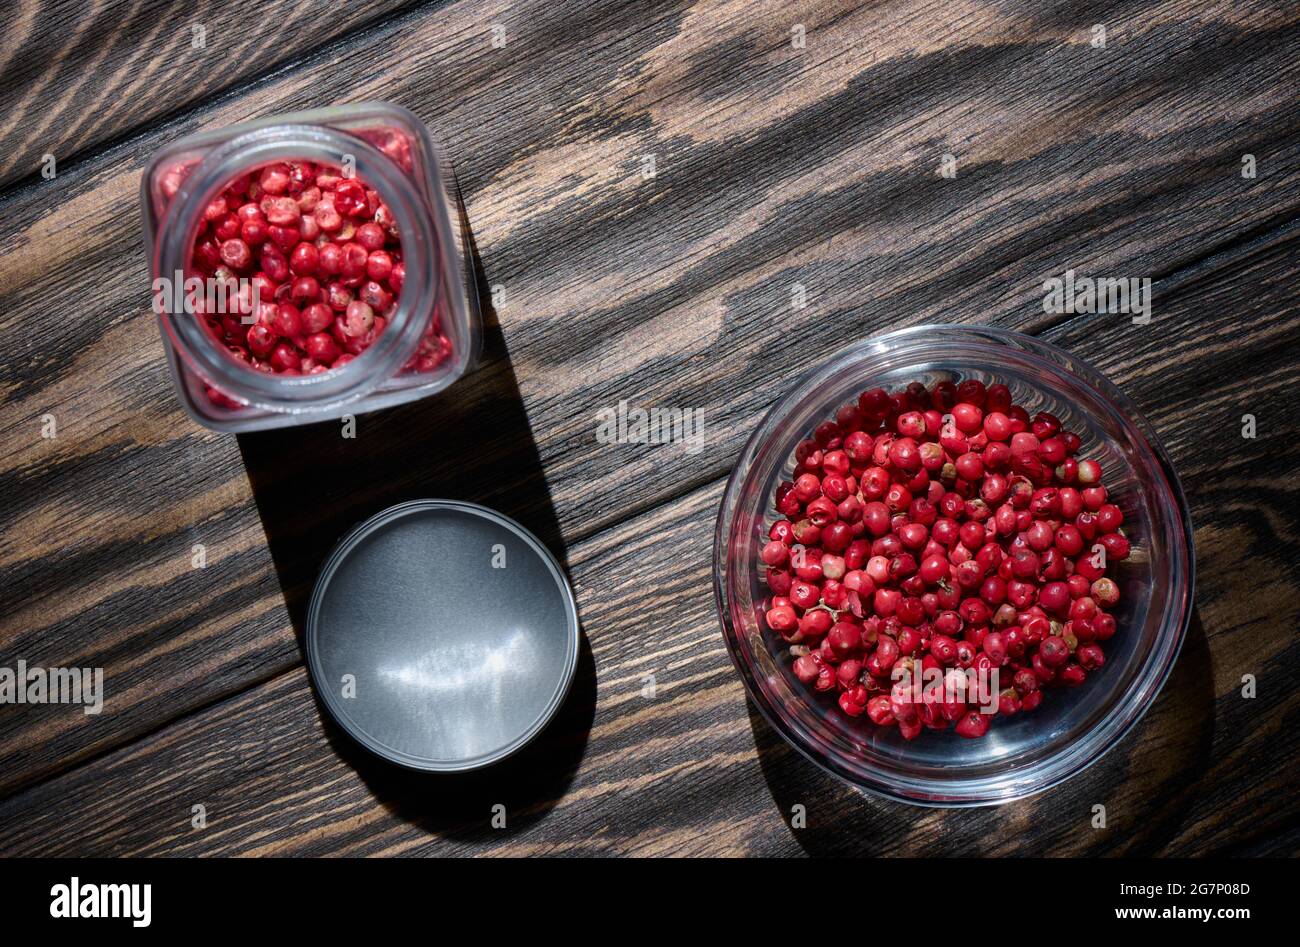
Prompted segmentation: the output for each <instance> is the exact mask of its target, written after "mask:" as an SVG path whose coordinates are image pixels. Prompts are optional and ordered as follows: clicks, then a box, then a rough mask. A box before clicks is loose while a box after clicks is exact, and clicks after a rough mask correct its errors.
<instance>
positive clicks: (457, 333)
mask: <svg viewBox="0 0 1300 947" xmlns="http://www.w3.org/2000/svg"><path fill="white" fill-rule="evenodd" d="M280 162H313V163H314V164H315V165H317V166H329V167H333V168H338V169H339V170H340V174H339V175H338V176H340V177H355V178H356V179H357V180H358V181H360V182H362V183H363V184H364V185H365V186H366V187H367V188H369V189H373V191H374V192H375V195H373V196H375V197H376V199H377V200H378V201H379V202H380V203H381V205H382V207H383V209H384V214H385V215H386V217H385V219H386V221H387V222H388V226H389V227H390V228H391V231H392V232H393V233H395V234H396V235H397V239H398V240H400V250H401V262H402V264H403V265H404V268H405V274H404V278H403V279H402V282H401V285H400V290H399V291H398V292H397V293H396V298H395V299H394V300H393V302H392V303H391V305H390V307H389V311H388V312H387V313H386V316H387V318H386V324H385V325H384V327H383V329H382V331H380V332H378V334H377V335H376V336H375V337H374V339H373V341H372V342H371V344H370V345H369V347H368V348H365V349H364V350H363V351H361V352H360V353H359V354H356V355H355V357H350V359H341V360H340V364H339V365H338V366H337V367H330V368H324V369H318V370H317V371H314V372H304V373H293V372H289V373H276V372H272V371H266V370H257V369H255V368H254V367H252V365H251V364H250V363H249V362H248V361H246V360H241V359H240V358H237V357H236V355H238V354H239V353H238V352H235V354H232V351H233V347H232V346H229V345H227V344H225V343H223V341H222V340H221V338H220V337H218V335H216V334H215V330H214V329H212V328H210V327H209V323H208V321H206V320H205V318H204V315H205V314H214V313H226V314H227V315H229V316H230V317H231V318H234V317H236V316H237V317H238V318H239V320H241V325H244V326H251V324H252V322H253V321H254V318H255V316H256V313H257V311H258V310H257V309H256V308H251V307H250V306H249V286H250V285H251V286H252V287H253V288H252V290H251V291H252V293H253V294H255V295H256V296H257V297H258V298H264V293H263V292H262V290H260V289H259V288H258V283H257V281H256V277H257V276H258V274H259V272H260V270H259V267H258V265H257V263H256V262H253V263H250V264H249V265H248V266H246V267H245V268H244V270H243V271H242V272H240V273H237V274H236V273H234V272H233V271H231V270H230V269H229V268H228V267H222V268H219V269H224V270H225V272H224V273H223V274H219V275H220V279H218V280H217V282H221V281H222V280H224V281H225V282H226V283H227V285H229V286H230V287H232V290H233V289H234V288H235V287H237V286H238V285H239V282H238V281H239V279H241V278H242V279H244V280H246V281H247V282H246V283H245V285H244V286H243V293H242V296H241V295H240V294H239V293H238V292H234V291H232V293H231V295H230V296H229V297H227V296H226V294H225V293H224V292H218V293H216V294H214V293H213V292H212V287H211V284H212V282H213V279H212V278H211V274H205V273H204V272H202V271H201V270H200V269H199V268H198V267H197V265H196V264H195V262H194V259H193V255H194V252H195V242H196V239H197V238H198V237H199V232H200V229H201V228H204V227H205V224H206V221H207V220H208V219H210V218H208V217H205V214H208V213H209V207H210V205H212V203H213V202H214V201H215V200H217V199H219V198H220V197H221V196H222V195H223V194H224V193H226V191H227V188H228V186H229V185H230V183H231V182H232V181H234V180H236V179H237V178H239V177H240V176H241V175H243V174H246V173H247V172H249V171H251V170H253V169H260V168H264V167H265V166H267V165H273V164H276V163H280ZM140 203H141V216H142V218H143V222H144V237H145V252H146V253H147V254H148V257H149V271H150V277H151V279H152V281H153V283H152V288H153V293H154V311H155V312H156V313H157V316H158V325H159V329H160V331H161V334H162V339H163V347H164V349H165V350H166V353H167V361H168V365H169V367H170V370H171V374H172V380H173V382H174V385H175V388H176V392H177V395H178V396H179V398H180V400H181V403H182V404H183V405H184V407H185V410H186V411H187V412H188V413H189V415H190V416H191V417H193V418H194V419H195V420H196V421H198V422H199V423H200V424H202V425H204V426H205V427H209V428H212V429H214V430H218V431H234V432H239V431H253V430H261V429H265V428H275V427H284V426H288V425H293V424H307V423H312V422H316V421H321V420H327V419H331V418H338V417H342V416H344V415H351V414H360V413H362V412H365V411H374V410H376V409H379V408H385V407H390V406H392V405H397V404H402V403H405V402H408V401H414V400H416V399H418V398H424V397H427V396H429V395H432V394H436V393H437V392H439V391H442V390H443V389H444V388H446V387H447V386H448V385H450V384H451V383H452V382H454V381H455V380H456V379H457V378H459V377H460V376H461V375H463V374H464V373H465V371H466V370H467V369H468V368H469V366H470V365H472V364H473V362H474V361H475V359H476V358H477V356H478V350H479V346H480V320H479V314H478V299H477V293H476V289H475V280H474V275H473V272H472V270H471V256H470V248H469V238H468V233H467V232H466V230H465V226H464V223H463V220H462V216H461V209H460V208H461V205H460V199H459V192H458V190H457V187H456V183H455V178H454V175H453V174H452V172H451V168H450V164H449V162H448V161H447V158H446V156H445V154H444V153H443V152H442V150H441V149H440V148H439V146H438V145H437V143H436V142H435V141H434V139H433V138H432V136H431V135H430V134H429V131H428V129H427V128H426V127H425V126H424V124H423V123H422V122H421V121H420V120H419V119H418V118H417V117H416V116H415V115H414V114H413V113H411V112H410V111H408V110H407V109H404V108H401V107H400V106H396V105H392V104H389V103H383V102H373V103H358V104H355V105H341V106H332V107H329V108H323V109H315V110H312V111H306V112H296V113H292V114H286V115H280V116H275V117H272V118H266V119H261V120H258V121H254V122H248V123H244V124H240V125H234V126H230V127H227V128H222V129H218V130H216V131H211V132H203V133H200V134H196V135H191V136H188V137H186V138H184V139H181V140H180V141H177V142H175V143H174V144H172V145H170V146H168V147H166V148H163V149H161V150H160V151H159V152H158V153H157V154H156V155H154V157H153V159H152V160H151V161H150V162H149V164H148V166H147V167H146V169H145V172H144V177H143V179H142V181H141V187H140ZM322 236H325V235H324V234H322ZM284 252H285V253H286V254H287V253H288V250H284ZM232 277H234V278H233V279H232ZM205 281H206V283H207V291H206V292H207V295H206V300H207V302H206V303H205V302H204V298H205V297H204V292H203V285H204V283H205ZM177 284H180V288H176V287H177ZM219 288H222V289H224V287H219ZM322 292H323V290H322ZM214 298H215V299H216V302H217V306H218V308H217V309H215V310H214V309H213V308H212V307H213V299H214ZM196 299H197V300H198V301H197V302H195V300H196ZM223 304H224V305H228V306H229V307H230V309H229V310H227V309H223V308H220V307H221V306H222V305H223ZM196 309H197V311H196ZM231 310H233V311H231ZM214 318H215V316H214ZM286 341H287V340H286ZM422 355H426V356H428V357H423V358H422ZM344 361H345V362H346V364H342V362H344ZM262 368H263V369H265V366H262Z"/></svg>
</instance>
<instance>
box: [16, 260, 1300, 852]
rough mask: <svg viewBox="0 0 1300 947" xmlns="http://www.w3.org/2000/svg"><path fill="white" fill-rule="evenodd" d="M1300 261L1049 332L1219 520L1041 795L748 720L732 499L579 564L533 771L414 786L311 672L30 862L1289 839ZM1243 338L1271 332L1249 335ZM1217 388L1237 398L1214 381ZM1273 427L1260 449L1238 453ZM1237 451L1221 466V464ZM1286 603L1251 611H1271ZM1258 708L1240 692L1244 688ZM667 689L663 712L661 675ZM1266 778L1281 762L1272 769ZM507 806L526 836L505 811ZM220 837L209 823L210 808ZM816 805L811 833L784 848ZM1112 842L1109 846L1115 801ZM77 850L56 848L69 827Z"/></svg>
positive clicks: (581, 552) (77, 809)
mask: <svg viewBox="0 0 1300 947" xmlns="http://www.w3.org/2000/svg"><path fill="white" fill-rule="evenodd" d="M1295 249H1296V242H1295V239H1294V234H1292V239H1287V240H1278V241H1271V242H1266V243H1264V244H1262V245H1261V246H1259V247H1257V248H1254V251H1253V252H1251V253H1249V254H1248V255H1247V256H1246V257H1245V258H1244V259H1242V258H1237V259H1236V260H1234V261H1232V262H1231V264H1228V263H1227V262H1226V261H1220V264H1221V265H1219V266H1216V267H1215V268H1214V269H1213V273H1211V271H1210V270H1205V271H1202V272H1200V273H1199V274H1197V278H1195V279H1174V280H1171V281H1170V283H1171V284H1173V285H1174V287H1175V288H1173V289H1171V290H1170V291H1168V292H1158V294H1157V297H1156V301H1157V306H1158V309H1157V312H1158V313H1159V322H1158V323H1153V325H1151V326H1148V327H1137V326H1133V325H1131V324H1129V323H1128V321H1127V320H1124V319H1120V318H1114V317H1109V316H1098V317H1079V318H1076V319H1073V320H1070V321H1069V322H1067V323H1065V324H1063V325H1060V326H1056V327H1053V328H1049V329H1048V330H1047V332H1046V335H1047V337H1048V338H1050V339H1051V340H1052V341H1054V342H1057V343H1059V344H1062V345H1065V346H1067V347H1068V348H1069V349H1070V350H1071V351H1073V352H1075V353H1076V354H1079V355H1081V356H1082V357H1084V358H1087V359H1089V360H1090V361H1092V362H1093V363H1094V364H1096V365H1097V366H1098V367H1100V368H1101V369H1102V370H1103V371H1105V372H1106V373H1107V374H1108V375H1109V376H1110V377H1111V378H1112V379H1113V380H1114V381H1116V383H1117V384H1119V385H1120V386H1121V387H1122V388H1123V389H1124V390H1125V392H1126V393H1127V394H1128V395H1129V396H1130V397H1131V398H1133V400H1134V401H1135V402H1136V403H1137V404H1138V406H1139V407H1140V408H1141V409H1142V410H1143V411H1144V413H1145V414H1146V416H1147V417H1148V419H1149V420H1150V421H1151V422H1152V424H1153V425H1154V427H1155V428H1156V430H1157V431H1159V433H1160V435H1161V437H1162V440H1163V442H1164V444H1165V446H1166V447H1167V448H1168V450H1169V451H1170V453H1171V455H1172V456H1173V459H1174V462H1175V465H1176V466H1177V468H1178V470H1179V471H1180V475H1181V477H1182V480H1183V483H1184V486H1185V488H1186V490H1187V493H1188V497H1189V502H1190V504H1191V509H1192V517H1193V521H1194V523H1195V526H1196V543H1197V554H1198V556H1197V558H1198V565H1199V570H1200V582H1199V586H1198V591H1197V604H1198V610H1197V616H1196V618H1195V620H1194V622H1193V625H1192V629H1191V631H1190V634H1189V639H1188V641H1187V644H1186V647H1185V648H1184V651H1183V653H1182V656H1181V658H1180V660H1179V662H1178V665H1177V667H1176V668H1175V671H1174V674H1173V676H1172V677H1171V679H1170V681H1169V682H1168V684H1167V685H1166V687H1165V689H1164V691H1163V692H1162V694H1161V696H1160V697H1159V699H1158V701H1157V702H1156V705H1155V706H1154V708H1153V709H1152V711H1151V712H1150V714H1149V715H1148V716H1147V717H1146V718H1145V719H1144V721H1143V722H1142V723H1141V724H1140V725H1139V726H1138V727H1137V729H1136V730H1135V732H1134V733H1133V734H1132V735H1130V736H1129V737H1128V738H1127V739H1126V740H1125V741H1124V742H1123V743H1122V744H1121V745H1120V746H1119V747H1118V748H1116V749H1115V750H1114V751H1113V752H1112V753H1111V754H1110V755H1109V756H1107V757H1106V758H1105V759H1104V760H1103V761H1102V762H1100V763H1098V764H1097V765H1095V766H1094V767H1092V768H1091V769H1090V770H1088V771H1087V772H1086V773H1084V774H1082V775H1080V776H1079V777H1077V778H1076V779H1074V780H1072V781H1070V782H1068V783H1066V784H1064V785H1062V786H1060V787H1057V788H1056V789H1053V790H1051V791H1049V792H1048V793H1045V794H1043V795H1041V796H1037V797H1034V798H1033V799H1031V800H1028V801H1025V802H1021V803H1016V804H1012V805H1007V806H1004V807H1000V808H996V809H983V810H949V811H942V810H920V809H915V808H912V807H909V806H903V805H899V804H894V803H886V802H881V801H877V800H873V799H869V798H864V797H861V796H859V795H858V794H856V793H854V792H852V791H850V790H849V789H847V788H845V787H844V786H842V785H841V784H839V783H837V782H836V781H834V780H832V779H831V778H830V777H827V776H825V775H823V774H822V773H820V771H818V770H816V769H815V768H814V767H812V766H811V764H809V763H807V762H806V761H804V760H803V759H802V758H801V757H799V756H798V755H797V754H796V753H795V752H794V751H792V750H790V749H789V748H787V747H786V746H785V745H784V744H782V743H781V742H780V741H779V738H777V737H776V736H775V734H774V733H773V732H772V731H771V730H770V729H769V728H768V727H767V726H766V725H765V724H764V723H763V722H762V721H761V719H759V718H758V717H757V716H756V714H755V713H754V712H753V711H752V710H751V709H750V708H749V706H748V704H747V702H746V700H745V697H744V691H743V688H742V686H741V684H740V682H739V679H738V677H737V676H736V674H735V672H734V670H733V669H732V667H731V665H730V662H729V660H728V658H727V656H726V653H725V650H724V647H723V644H722V641H721V635H720V633H719V631H718V626H717V620H716V617H715V613H714V607H713V599H712V588H711V585H710V582H711V567H710V553H711V536H712V530H713V526H714V520H715V517H716V511H717V503H718V501H719V498H720V495H721V490H722V482H721V481H714V482H713V483H710V484H708V485H706V486H703V487H701V488H699V489H697V490H694V491H692V492H690V493H688V494H686V495H684V496H682V497H680V498H678V499H676V500H674V501H673V502H671V503H669V504H666V505H663V506H660V507H657V508H655V509H653V510H651V511H649V512H646V513H644V514H641V515H640V516H638V517H636V518H634V519H630V520H626V521H624V522H622V523H619V524H618V525H616V526H614V527H612V528H610V529H607V530H604V531H602V532H600V533H598V534H597V535H595V536H593V537H591V538H589V539H587V540H585V541H583V542H580V543H576V544H574V545H573V546H572V547H571V549H570V561H569V565H570V571H571V574H572V577H573V583H574V588H575V591H576V594H577V597H578V600H579V607H580V613H581V618H582V623H583V627H584V630H585V633H586V637H587V641H588V644H589V649H590V651H589V653H584V657H583V662H582V665H581V668H580V673H579V677H578V682H577V684H576V686H575V690H574V695H573V697H572V698H571V700H570V701H569V703H568V704H567V705H566V707H565V709H564V710H563V711H562V714H561V717H560V718H559V719H558V721H557V723H556V724H555V725H554V726H553V727H552V729H551V730H549V731H548V733H547V734H545V735H544V736H543V738H542V739H541V741H539V743H538V744H536V745H535V746H534V747H533V748H532V749H530V750H529V751H528V753H527V754H526V755H525V756H523V757H521V758H520V759H519V760H518V761H517V762H516V763H513V764H507V765H505V766H504V767H502V768H500V769H496V770H491V771H488V772H486V773H484V774H481V775H479V776H475V777H472V778H465V779H444V780H438V779H428V778H420V777H415V776H412V775H410V774H403V773H399V772H397V771H395V770H392V769H391V768H389V767H386V766H384V765H382V764H378V763H376V762H374V761H373V760H371V759H369V758H368V757H366V756H364V755H363V754H362V753H360V752H359V751H358V750H356V749H355V748H354V747H353V746H352V744H351V743H350V742H349V741H348V739H347V738H346V737H344V736H342V735H340V734H339V733H338V732H337V731H336V730H335V729H334V728H333V727H332V726H326V725H323V724H322V721H321V717H320V714H319V712H318V710H317V708H316V706H315V705H314V702H313V699H312V695H311V690H310V687H309V685H308V683H307V680H306V676H305V673H304V672H303V671H302V670H301V669H294V670H291V671H289V672H288V673H286V674H283V675H281V676H278V677H276V678H275V679H273V680H271V681H269V682H267V683H266V684H264V685H262V686H259V687H257V688H254V689H253V690H250V691H248V692H246V693H243V694H240V695H239V696H237V697H235V698H232V699H230V700H228V701H225V702H223V703H221V704H219V705H217V706H215V707H213V708H210V709H208V710H207V711H205V712H203V713H200V714H195V715H191V716H189V717H187V718H185V719H183V720H181V721H179V722H177V723H176V724H175V725H173V726H170V727H168V728H166V729H164V730H162V731H161V732H159V733H158V734H155V735H152V736H149V737H147V738H145V739H143V740H140V741H138V742H137V743H135V744H133V745H132V746H129V747H125V748H122V749H119V750H116V751H114V752H112V753H110V754H108V755H106V756H104V757H102V758H100V759H97V760H95V761H93V762H91V763H89V764H87V765H85V766H82V767H79V768H78V769H76V770H73V771H72V772H69V773H66V774H64V775H62V776H60V777H57V778H55V779H52V780H50V781H48V782H46V783H43V784H41V785H38V786H35V787H33V788H31V789H28V790H26V791H24V792H22V793H20V794H18V795H17V796H15V797H12V798H10V799H9V800H7V801H5V802H2V803H0V851H7V852H11V853H15V854H34V853H42V854H71V853H78V854H87V853H105V854H127V853H133V854H135V853H138V854H161V853H164V852H165V853H187V854H196V853H212V854H215V853H220V854H302V855H306V854H311V855H320V854H338V853H349V854H447V853H471V852H491V853H494V854H502V853H508V854H515V855H524V854H539V853H544V854H557V853H589V854H606V853H620V854H643V855H649V854H674V855H683V854H739V853H747V854H798V853H800V852H803V851H808V852H814V853H822V852H827V853H871V854H919V853H946V854H965V855H976V854H979V855H988V854H1010V853H1022V854H1023V853H1050V854H1114V853H1130V854H1137V853H1167V854H1192V853H1207V852H1216V851H1233V850H1239V849H1252V848H1255V847H1261V846H1262V847H1264V848H1266V849H1267V848H1269V847H1270V846H1273V847H1275V846H1276V842H1275V841H1270V840H1271V839H1274V837H1275V836H1277V835H1279V834H1282V833H1286V832H1288V831H1291V832H1293V831H1294V826H1295V824H1296V822H1297V819H1300V801H1297V799H1296V797H1295V795H1294V793H1291V792H1290V791H1289V790H1288V788H1287V787H1289V786H1292V785H1294V784H1295V781H1296V778H1297V776H1300V772H1297V759H1300V756H1298V755H1297V750H1298V749H1300V746H1298V745H1297V744H1298V743H1300V737H1297V727H1296V726H1295V724H1296V722H1297V716H1298V715H1300V690H1298V689H1297V686H1296V685H1297V684H1300V680H1297V677H1298V676H1300V675H1298V674H1297V671H1296V667H1297V655H1296V643H1295V639H1294V633H1293V627H1292V626H1293V622H1294V616H1295V615H1296V614H1297V612H1298V611H1300V582H1298V581H1297V579H1296V577H1295V575H1294V572H1293V565H1294V562H1295V561H1296V555H1297V545H1298V544H1300V539H1298V537H1300V523H1298V522H1297V518H1296V511H1297V510H1300V503H1298V502H1297V496H1296V494H1297V490H1298V489H1300V488H1297V486H1296V484H1295V482H1294V478H1291V477H1289V475H1288V474H1289V471H1291V470H1293V469H1294V468H1295V465H1296V464H1297V462H1300V447H1298V446H1297V444H1298V443H1300V440H1298V439H1297V436H1296V435H1297V434H1298V433H1300V430H1298V429H1297V428H1298V425H1297V423H1296V420H1295V413H1294V405H1295V395H1294V391H1295V389H1296V384H1297V381H1300V378H1297V364H1296V360H1295V356H1294V352H1293V348H1292V346H1293V344H1294V339H1295V338H1296V334H1297V331H1300V304H1298V303H1297V302H1296V300H1295V297H1294V293H1293V292H1292V287H1291V283H1292V280H1293V279H1294V276H1295ZM1245 327H1249V330H1248V331H1246V330H1245ZM1211 378H1212V379H1216V380H1218V381H1217V383H1216V384H1215V385H1213V386H1207V385H1206V379H1211ZM1247 412H1249V413H1255V414H1256V415H1257V418H1258V420H1259V425H1260V428H1259V430H1260V436H1259V437H1258V438H1257V439H1255V440H1246V439H1243V438H1242V437H1241V436H1240V416H1241V414H1243V413H1247ZM1210 443H1212V444H1213V449H1212V450H1207V444H1210ZM1257 588H1258V589H1267V590H1268V594H1267V595H1266V596H1265V595H1253V594H1252V590H1253V589H1257ZM1246 673H1250V674H1254V675H1256V676H1257V678H1258V682H1259V688H1258V696H1257V697H1256V698H1254V699H1253V700H1247V699H1243V698H1242V697H1241V696H1240V687H1241V675H1243V674H1246ZM647 674H653V675H654V677H655V685H656V691H655V694H654V697H653V698H652V699H651V698H648V697H647V696H646V695H645V693H644V691H643V688H644V687H645V684H646V683H647V681H646V678H645V675H647ZM1265 759H1267V760H1269V761H1273V762H1270V763H1269V764H1268V765H1262V764H1261V762H1260V761H1261V760H1265ZM497 803H501V804H503V805H506V806H507V810H508V818H507V828H506V829H505V830H496V829H493V828H491V827H490V818H491V806H492V805H494V804H497ZM197 804H202V805H204V806H206V807H207V812H208V816H209V820H210V821H209V826H208V828H207V829H205V830H202V831H197V830H193V829H191V827H190V811H191V807H192V806H193V805H197ZM795 804H800V805H803V806H805V808H806V810H807V813H808V827H807V828H805V829H802V830H797V831H796V830H792V829H790V828H789V827H788V823H787V821H786V820H788V817H789V814H790V812H791V807H792V806H794V805H795ZM1095 804H1102V805H1105V806H1106V809H1107V818H1108V825H1109V827H1108V828H1107V829H1105V830H1096V829H1093V828H1092V827H1091V817H1092V806H1093V805H1095ZM56 828H57V831H56V830H55V829H56Z"/></svg>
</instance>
